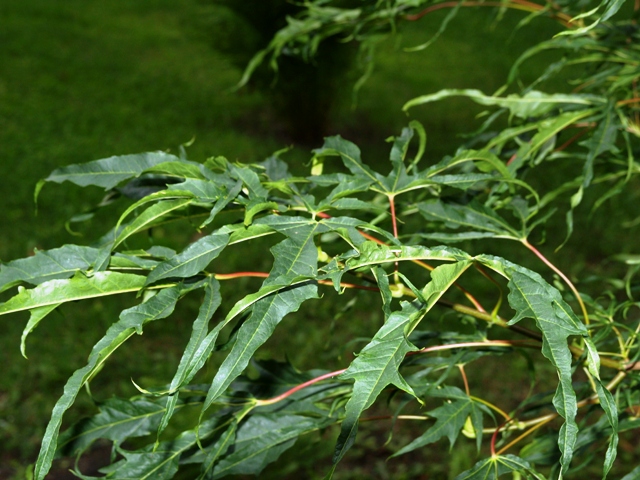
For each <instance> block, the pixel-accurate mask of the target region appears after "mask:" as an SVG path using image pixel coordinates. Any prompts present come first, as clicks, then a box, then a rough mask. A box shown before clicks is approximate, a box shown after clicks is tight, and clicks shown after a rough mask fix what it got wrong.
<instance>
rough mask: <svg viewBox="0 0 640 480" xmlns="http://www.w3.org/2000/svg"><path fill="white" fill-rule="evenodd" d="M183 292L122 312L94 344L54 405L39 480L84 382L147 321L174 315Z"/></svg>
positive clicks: (159, 296)
mask: <svg viewBox="0 0 640 480" xmlns="http://www.w3.org/2000/svg"><path fill="white" fill-rule="evenodd" d="M96 275H98V274H96ZM113 275H125V274H113ZM136 277H137V275H136ZM142 278H144V277H142ZM59 281H61V280H53V282H59ZM36 288H37V287H36ZM179 295H180V288H179V287H177V286H176V287H172V288H167V289H165V290H161V291H160V292H158V294H157V295H155V296H153V297H151V298H150V299H149V300H148V301H147V302H145V303H142V304H140V305H137V306H135V307H132V308H129V309H127V310H123V311H122V313H121V314H120V319H119V320H118V321H117V322H116V323H114V324H113V325H111V327H109V329H108V330H107V332H106V334H105V335H104V337H102V338H101V339H100V340H99V341H98V343H96V344H95V345H94V346H93V349H92V350H91V354H90V355H89V359H88V361H87V365H86V366H84V367H82V368H80V369H78V370H76V371H75V372H74V373H73V375H71V377H70V378H69V380H67V383H66V385H65V386H64V393H63V395H62V397H60V399H59V400H58V401H57V402H56V405H55V406H54V407H53V412H52V414H51V420H50V421H49V424H48V425H47V429H46V431H45V434H44V438H43V440H42V446H41V447H40V453H39V454H38V460H37V461H36V466H35V473H34V475H35V479H36V480H44V477H45V475H46V474H47V472H48V471H49V469H50V468H51V462H52V460H53V456H54V453H55V450H56V445H57V440H58V433H59V431H60V425H61V424H62V416H63V415H64V412H66V411H67V410H68V409H69V407H71V405H72V404H73V402H74V401H75V399H76V397H77V395H78V393H79V392H80V390H81V389H82V387H83V386H84V384H85V383H86V382H87V381H88V380H89V379H90V378H91V377H92V376H93V375H94V374H95V373H96V372H97V371H98V370H99V369H100V367H101V366H102V365H103V364H104V362H105V361H106V360H107V358H109V356H110V355H111V354H112V353H113V352H114V351H115V350H116V349H117V348H118V347H119V346H120V345H122V344H123V343H124V342H125V341H126V340H127V339H129V338H130V337H131V336H132V335H133V334H134V333H136V332H137V333H138V334H140V333H142V327H143V326H144V325H145V324H146V323H149V322H151V321H154V320H159V319H161V318H166V317H168V316H169V315H171V313H172V312H173V309H174V308H175V305H176V302H177V301H178V297H179Z"/></svg>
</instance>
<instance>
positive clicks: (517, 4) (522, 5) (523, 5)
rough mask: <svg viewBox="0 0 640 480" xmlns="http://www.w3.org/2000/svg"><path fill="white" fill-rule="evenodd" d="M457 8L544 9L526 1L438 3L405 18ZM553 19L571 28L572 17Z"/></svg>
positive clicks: (419, 17)
mask: <svg viewBox="0 0 640 480" xmlns="http://www.w3.org/2000/svg"><path fill="white" fill-rule="evenodd" d="M457 6H461V7H507V8H513V9H515V10H524V11H527V12H539V11H540V10H542V9H543V8H544V7H543V6H542V5H538V4H537V3H533V2H527V1H525V0H512V2H511V3H505V2H492V1H470V2H462V3H461V2H443V3H438V4H436V5H432V6H430V7H428V8H425V9H424V10H422V11H421V12H419V13H416V14H414V15H407V16H405V19H406V20H409V21H416V20H419V19H421V18H422V17H424V16H425V15H427V14H429V13H431V12H435V11H436V10H440V9H442V8H455V7H457ZM551 18H555V19H556V20H558V21H559V22H560V23H562V24H563V25H564V26H565V27H570V26H571V17H570V16H569V15H566V14H564V13H562V12H559V13H556V14H554V13H552V14H551Z"/></svg>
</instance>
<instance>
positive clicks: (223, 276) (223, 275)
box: [215, 272, 380, 292]
mask: <svg viewBox="0 0 640 480" xmlns="http://www.w3.org/2000/svg"><path fill="white" fill-rule="evenodd" d="M268 276H269V274H268V273H265V272H234V273H216V274H215V277H216V280H230V279H233V278H242V277H259V278H267V277H268ZM318 283H319V284H320V285H333V282H332V281H331V280H318ZM340 286H341V287H344V288H356V289H359V290H370V291H372V292H379V291H380V289H379V288H378V287H367V286H365V285H356V284H355V283H346V282H340Z"/></svg>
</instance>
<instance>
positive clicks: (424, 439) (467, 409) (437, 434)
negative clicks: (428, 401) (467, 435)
mask: <svg viewBox="0 0 640 480" xmlns="http://www.w3.org/2000/svg"><path fill="white" fill-rule="evenodd" d="M472 406H473V402H472V401H471V399H470V398H469V399H466V400H455V401H454V402H452V403H445V404H444V405H442V406H441V407H438V408H436V409H435V410H431V411H429V412H427V415H428V416H429V417H433V418H435V419H436V423H435V424H434V425H433V426H432V427H431V428H429V429H428V430H427V431H426V432H425V433H423V434H422V435H421V436H419V437H418V438H416V439H415V440H413V441H412V442H411V443H409V445H407V446H405V447H403V448H401V449H400V450H398V451H397V452H396V453H394V454H393V455H392V456H393V457H397V456H398V455H403V454H405V453H408V452H411V451H413V450H415V449H417V448H420V447H423V446H425V445H428V444H430V443H433V442H437V441H438V440H440V439H441V438H442V437H444V436H445V435H446V436H447V437H448V438H449V443H450V444H451V446H452V447H453V444H454V442H455V441H456V438H458V435H459V433H460V431H461V430H462V427H464V423H465V422H466V421H467V418H468V417H469V415H470V413H471V407H472Z"/></svg>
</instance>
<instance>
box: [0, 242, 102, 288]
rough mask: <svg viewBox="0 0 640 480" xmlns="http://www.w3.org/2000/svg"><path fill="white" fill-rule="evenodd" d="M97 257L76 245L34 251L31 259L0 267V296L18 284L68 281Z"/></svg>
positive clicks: (88, 250)
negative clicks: (66, 279)
mask: <svg viewBox="0 0 640 480" xmlns="http://www.w3.org/2000/svg"><path fill="white" fill-rule="evenodd" d="M99 253H100V251H99V250H98V249H97V248H91V247H82V246H78V245H65V246H63V247H60V248H54V249H53V250H36V252H35V255H34V256H32V257H27V258H21V259H19V260H14V261H13V262H9V263H7V264H4V265H1V266H0V292H3V291H5V290H7V289H8V288H11V287H13V286H15V285H17V284H19V283H21V282H27V283H31V284H33V285H38V284H40V283H43V282H46V281H48V280H54V279H58V278H69V277H72V276H73V275H74V274H75V273H76V272H78V271H80V270H88V269H89V268H90V267H91V266H93V264H94V263H95V261H96V259H97V258H98V254H99Z"/></svg>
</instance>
